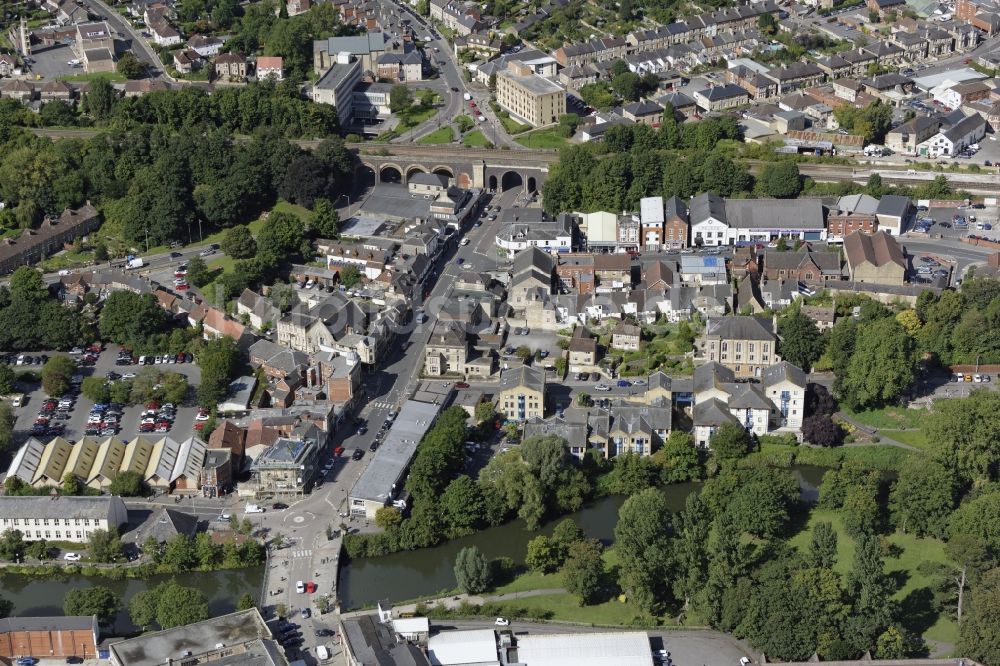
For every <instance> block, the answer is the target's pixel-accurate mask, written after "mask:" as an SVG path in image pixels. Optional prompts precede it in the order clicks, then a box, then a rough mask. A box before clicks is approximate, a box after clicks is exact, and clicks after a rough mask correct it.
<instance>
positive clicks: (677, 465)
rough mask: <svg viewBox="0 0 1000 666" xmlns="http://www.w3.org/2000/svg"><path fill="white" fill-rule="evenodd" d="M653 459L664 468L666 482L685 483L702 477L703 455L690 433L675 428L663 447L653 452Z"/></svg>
mask: <svg viewBox="0 0 1000 666" xmlns="http://www.w3.org/2000/svg"><path fill="white" fill-rule="evenodd" d="M652 458H653V461H654V462H656V463H657V464H658V465H660V466H661V467H662V468H663V480H664V482H666V483H684V482H685V481H695V480H697V479H700V478H701V477H702V469H701V457H700V455H699V453H698V447H697V446H695V443H694V437H692V436H691V434H690V433H686V432H683V431H681V430H674V431H672V432H671V433H670V436H669V437H667V441H666V442H665V443H664V445H663V448H662V449H660V450H659V451H657V452H656V453H654V454H653V457H652Z"/></svg>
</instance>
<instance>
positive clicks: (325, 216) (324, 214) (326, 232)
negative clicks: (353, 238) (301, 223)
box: [309, 199, 340, 239]
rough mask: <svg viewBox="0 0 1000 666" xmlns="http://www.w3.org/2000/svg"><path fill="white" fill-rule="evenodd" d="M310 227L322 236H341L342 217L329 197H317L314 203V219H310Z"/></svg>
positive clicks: (317, 234)
mask: <svg viewBox="0 0 1000 666" xmlns="http://www.w3.org/2000/svg"><path fill="white" fill-rule="evenodd" d="M309 229H310V231H312V232H313V233H314V234H315V235H316V236H318V237H320V238H332V239H335V238H339V237H340V217H338V216H337V209H336V208H334V207H333V204H332V203H330V200H329V199H317V200H316V203H315V204H314V205H313V215H312V219H311V220H310V221H309Z"/></svg>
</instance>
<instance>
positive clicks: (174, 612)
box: [156, 580, 211, 629]
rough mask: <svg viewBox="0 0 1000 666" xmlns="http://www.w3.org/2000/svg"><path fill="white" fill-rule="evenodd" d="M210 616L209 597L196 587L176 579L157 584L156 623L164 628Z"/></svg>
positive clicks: (205, 618) (198, 620) (190, 622)
mask: <svg viewBox="0 0 1000 666" xmlns="http://www.w3.org/2000/svg"><path fill="white" fill-rule="evenodd" d="M209 617H211V616H210V614H209V611H208V599H207V598H206V597H205V593H204V592H202V591H201V590H199V589H198V588H196V587H184V586H182V585H178V584H177V583H176V582H175V581H172V580H171V581H166V582H163V583H160V584H159V585H157V586H156V623H157V624H158V625H160V627H161V628H162V629H170V628H171V627H179V626H182V625H185V624H192V623H194V622H201V621H202V620H207V619H208V618H209Z"/></svg>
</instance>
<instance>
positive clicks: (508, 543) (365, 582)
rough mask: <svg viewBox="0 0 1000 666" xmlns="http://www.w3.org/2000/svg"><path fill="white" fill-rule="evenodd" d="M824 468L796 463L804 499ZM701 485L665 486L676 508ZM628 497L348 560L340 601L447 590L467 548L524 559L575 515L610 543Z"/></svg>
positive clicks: (813, 494) (356, 604)
mask: <svg viewBox="0 0 1000 666" xmlns="http://www.w3.org/2000/svg"><path fill="white" fill-rule="evenodd" d="M826 471H827V470H826V468H823V467H814V466H809V465H796V466H794V467H792V473H793V474H795V477H796V478H797V479H798V481H799V487H800V488H801V492H802V499H803V500H805V501H808V502H815V501H816V499H817V498H818V497H819V491H818V487H819V484H820V482H821V481H822V480H823V474H825V473H826ZM699 485H700V484H694V483H681V484H675V485H672V486H668V487H667V488H665V492H666V494H667V500H668V502H669V503H670V508H671V509H672V510H673V511H675V512H676V511H680V510H681V509H683V508H684V502H685V500H686V499H687V496H688V495H689V494H691V492H692V491H694V490H695V489H697V488H698V487H699ZM624 501H625V497H623V496H621V495H616V496H611V497H603V498H601V499H599V500H597V501H596V502H593V503H592V504H590V505H588V506H586V507H584V508H583V509H581V510H579V511H577V512H576V513H572V514H569V515H567V516H562V517H560V518H557V519H556V520H553V521H551V522H549V523H547V524H545V525H544V526H542V527H541V528H540V529H539V530H538V531H535V532H531V531H529V530H527V529H526V528H525V526H524V521H521V520H515V521H512V522H510V523H507V524H505V525H500V526H499V527H491V528H489V529H485V530H483V531H481V532H477V533H475V534H472V535H469V536H467V537H462V538H461V539H454V540H453V541H449V542H447V543H444V544H442V545H440V546H436V547H434V548H423V549H421V550H411V551H405V552H401V553H393V554H391V555H386V556H384V557H372V558H364V559H357V560H350V561H348V562H347V563H346V564H344V565H343V566H341V569H340V582H339V586H338V591H339V594H340V601H341V606H342V607H343V608H344V609H345V610H346V609H355V608H360V607H362V606H366V605H372V604H374V603H376V602H377V601H379V600H381V599H388V600H389V601H402V600H405V599H417V598H420V597H432V596H436V595H438V593H445V592H449V591H451V590H453V589H454V588H455V586H456V583H455V574H454V566H455V558H456V557H457V556H458V552H459V551H460V550H462V549H463V548H465V547H467V546H477V547H478V548H479V550H480V551H482V553H483V554H484V555H485V556H486V557H487V559H491V560H492V559H496V558H498V557H509V558H511V559H512V560H514V562H517V563H519V564H520V563H523V562H524V555H525V551H526V549H527V545H528V541H530V540H531V539H533V538H534V537H536V536H538V535H539V534H545V535H549V534H551V533H552V530H553V529H555V526H556V525H557V524H558V523H559V522H560V521H562V520H565V519H566V518H572V519H573V520H575V521H576V523H577V524H578V525H579V526H580V528H581V529H583V531H584V532H585V533H586V534H587V536H588V537H591V538H594V539H600V540H601V541H603V542H604V543H605V544H610V543H611V542H612V540H613V539H614V530H615V524H616V523H617V522H618V509H619V507H621V505H622V503H623V502H624Z"/></svg>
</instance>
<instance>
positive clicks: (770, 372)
mask: <svg viewBox="0 0 1000 666" xmlns="http://www.w3.org/2000/svg"><path fill="white" fill-rule="evenodd" d="M760 379H761V383H762V384H763V385H764V386H771V385H773V384H778V383H780V382H783V381H789V382H791V383H793V384H795V385H796V386H800V387H802V388H805V387H806V383H807V382H808V380H807V378H806V373H805V372H803V370H802V368H800V367H798V366H796V365H792V364H791V363H789V362H788V361H781V362H780V363H775V364H774V365H772V366H768V367H766V368H764V370H763V372H761V378H760Z"/></svg>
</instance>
